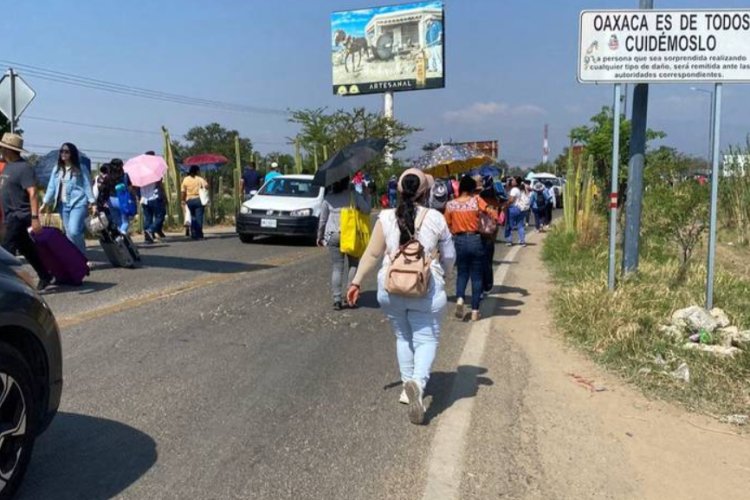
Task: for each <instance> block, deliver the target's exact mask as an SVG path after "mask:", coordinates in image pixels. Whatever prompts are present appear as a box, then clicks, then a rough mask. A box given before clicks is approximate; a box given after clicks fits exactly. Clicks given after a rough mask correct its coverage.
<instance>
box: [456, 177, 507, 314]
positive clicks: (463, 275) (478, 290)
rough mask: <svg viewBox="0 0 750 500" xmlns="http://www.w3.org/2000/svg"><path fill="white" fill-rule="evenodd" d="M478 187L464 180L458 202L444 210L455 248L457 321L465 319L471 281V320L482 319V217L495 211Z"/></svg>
mask: <svg viewBox="0 0 750 500" xmlns="http://www.w3.org/2000/svg"><path fill="white" fill-rule="evenodd" d="M476 189H477V183H476V181H475V180H474V179H473V178H472V177H469V176H464V177H463V178H462V179H461V181H460V183H459V186H458V198H455V199H453V200H451V201H449V202H448V204H447V205H446V207H445V221H446V222H447V223H448V228H449V229H450V231H451V233H452V234H453V242H454V244H455V247H456V264H457V267H458V273H457V276H456V317H457V318H460V319H463V318H464V300H465V299H466V285H468V283H469V279H471V320H472V321H477V320H478V319H479V303H480V301H481V300H482V279H483V268H484V246H483V245H482V236H481V235H480V234H479V214H480V213H482V212H484V213H487V214H490V215H493V216H494V215H495V214H494V213H493V212H494V211H493V210H492V208H491V207H490V206H489V205H488V204H487V202H486V201H484V200H483V199H482V198H480V197H479V196H477V195H476Z"/></svg>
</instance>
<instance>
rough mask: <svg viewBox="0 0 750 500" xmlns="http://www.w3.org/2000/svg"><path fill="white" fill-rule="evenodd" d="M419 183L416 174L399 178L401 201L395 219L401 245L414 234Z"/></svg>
mask: <svg viewBox="0 0 750 500" xmlns="http://www.w3.org/2000/svg"><path fill="white" fill-rule="evenodd" d="M419 184H420V182H419V177H417V176H416V175H407V176H405V177H404V178H403V179H402V180H401V186H400V187H401V202H400V203H399V204H398V207H396V219H397V221H398V228H399V230H400V231H401V237H400V239H399V241H400V244H401V245H403V244H405V243H406V242H407V241H409V240H410V239H412V237H413V236H415V234H414V233H415V228H414V221H415V220H416V218H417V192H418V191H419Z"/></svg>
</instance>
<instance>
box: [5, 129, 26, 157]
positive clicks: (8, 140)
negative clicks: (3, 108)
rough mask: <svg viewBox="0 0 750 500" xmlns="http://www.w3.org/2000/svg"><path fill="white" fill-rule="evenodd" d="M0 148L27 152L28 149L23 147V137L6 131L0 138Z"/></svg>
mask: <svg viewBox="0 0 750 500" xmlns="http://www.w3.org/2000/svg"><path fill="white" fill-rule="evenodd" d="M0 148H5V149H11V150H13V151H18V152H19V153H28V151H26V150H25V149H23V137H21V136H20V135H18V134H11V133H8V132H6V133H4V134H3V138H2V140H0Z"/></svg>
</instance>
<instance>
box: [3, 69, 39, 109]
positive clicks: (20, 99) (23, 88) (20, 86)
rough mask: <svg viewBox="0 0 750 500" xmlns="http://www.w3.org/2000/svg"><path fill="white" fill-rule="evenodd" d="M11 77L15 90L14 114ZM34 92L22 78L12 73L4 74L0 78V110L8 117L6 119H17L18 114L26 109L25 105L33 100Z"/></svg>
mask: <svg viewBox="0 0 750 500" xmlns="http://www.w3.org/2000/svg"><path fill="white" fill-rule="evenodd" d="M11 78H13V79H14V80H15V91H16V116H12V114H13V105H12V99H13V94H12V88H11V87H12V86H11ZM34 97H36V92H34V90H33V89H32V88H31V87H29V85H28V84H27V83H26V82H25V81H23V79H22V78H21V77H20V76H18V75H14V76H13V77H11V76H10V75H5V76H3V77H2V78H0V112H2V113H3V114H4V115H5V116H7V117H8V120H13V119H16V120H17V119H18V117H19V116H21V114H22V113H23V112H24V111H25V110H26V107H27V106H28V105H29V104H30V103H31V101H33V100H34Z"/></svg>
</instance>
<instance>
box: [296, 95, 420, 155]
mask: <svg viewBox="0 0 750 500" xmlns="http://www.w3.org/2000/svg"><path fill="white" fill-rule="evenodd" d="M289 121H290V122H292V123H296V124H298V125H299V126H300V132H299V133H298V134H297V137H296V140H297V141H298V142H299V144H300V147H301V148H302V149H303V150H304V151H305V152H306V153H307V155H308V158H310V157H314V158H316V159H317V160H319V163H322V162H323V161H325V158H326V157H328V156H331V155H332V154H334V153H335V152H336V151H338V150H339V149H341V148H343V147H344V146H346V145H348V144H351V143H353V142H356V141H358V140H360V139H364V138H368V137H385V138H389V146H390V148H391V150H392V151H393V152H398V151H401V150H403V149H404V148H405V147H406V138H407V137H408V136H409V134H411V133H412V132H415V131H417V130H419V129H417V128H415V127H410V126H408V125H406V124H404V123H402V122H400V121H398V120H394V119H390V118H386V117H384V116H383V115H382V114H380V113H372V112H369V111H367V110H366V109H365V108H363V107H360V108H354V109H353V110H351V111H346V110H343V109H339V110H337V111H335V112H333V113H328V112H326V108H317V109H302V110H298V111H293V112H292V116H291V118H289ZM294 140H295V139H294V138H293V139H292V142H294ZM306 163H307V162H306Z"/></svg>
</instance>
